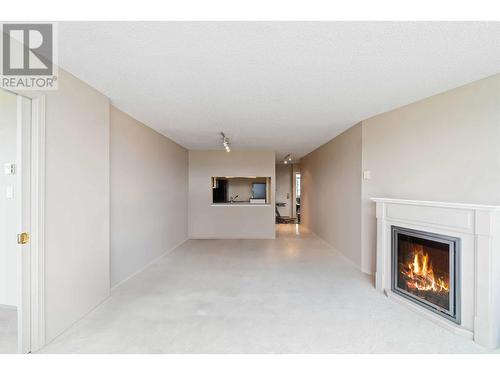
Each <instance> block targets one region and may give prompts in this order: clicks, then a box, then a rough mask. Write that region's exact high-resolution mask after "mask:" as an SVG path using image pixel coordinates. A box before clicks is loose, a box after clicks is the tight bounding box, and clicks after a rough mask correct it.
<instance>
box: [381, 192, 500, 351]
mask: <svg viewBox="0 0 500 375" xmlns="http://www.w3.org/2000/svg"><path fill="white" fill-rule="evenodd" d="M372 201H374V202H375V203H376V219H377V249H376V251H377V253H376V273H375V287H376V289H377V290H379V291H380V292H382V293H384V294H385V295H386V296H387V297H388V298H389V299H390V300H392V301H394V302H397V303H400V304H402V305H404V306H406V307H407V308H409V309H411V310H413V311H414V312H416V313H418V314H420V315H421V316H423V317H425V318H427V319H429V320H431V321H432V322H434V323H436V324H438V325H440V326H441V327H443V328H446V329H448V330H450V331H452V332H454V333H456V334H458V335H461V336H465V337H468V338H471V339H473V340H474V341H475V342H477V343H478V344H480V345H482V346H485V347H487V348H492V349H495V348H499V347H500V206H487V205H475V204H465V203H449V202H431V201H417V200H404V199H393V198H372ZM394 236H399V237H396V239H395V240H393V239H394ZM398 242H400V243H401V249H399V250H400V254H398V251H397V250H398V248H397V247H396V248H394V246H396V245H397V244H398ZM393 244H394V246H393ZM450 249H451V250H450ZM450 251H451V252H450ZM394 252H396V254H394ZM393 254H394V256H393ZM446 265H448V267H446ZM431 269H432V272H431V271H430V270H431ZM399 272H401V273H400V274H399V275H398V273H399Z"/></svg>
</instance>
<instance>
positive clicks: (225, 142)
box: [220, 132, 231, 152]
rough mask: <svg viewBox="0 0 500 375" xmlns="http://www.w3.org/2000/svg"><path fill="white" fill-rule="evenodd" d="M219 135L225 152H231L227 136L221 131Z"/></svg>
mask: <svg viewBox="0 0 500 375" xmlns="http://www.w3.org/2000/svg"><path fill="white" fill-rule="evenodd" d="M220 135H221V136H222V145H223V146H224V148H225V149H226V152H231V149H230V148H229V138H227V137H226V135H225V134H224V133H223V132H221V133H220Z"/></svg>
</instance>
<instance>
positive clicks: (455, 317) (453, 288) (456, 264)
mask: <svg viewBox="0 0 500 375" xmlns="http://www.w3.org/2000/svg"><path fill="white" fill-rule="evenodd" d="M391 233H392V236H391V237H392V241H391V248H392V253H391V262H392V270H391V290H392V291H393V292H394V293H396V294H398V295H400V296H401V297H404V298H406V299H408V300H410V301H412V302H414V303H416V304H418V305H420V306H422V307H424V308H426V309H428V310H430V311H432V312H434V313H436V314H438V315H440V316H442V317H444V318H446V319H448V320H451V321H452V322H454V323H457V324H460V322H461V315H460V312H461V309H460V307H461V302H460V297H461V295H460V289H461V288H460V285H461V284H460V282H461V280H460V279H461V277H460V251H461V241H460V238H458V237H451V236H445V235H442V234H437V233H430V232H424V231H420V230H416V229H410V228H404V227H398V226H395V225H392V226H391ZM398 234H404V235H407V236H412V237H417V238H422V239H426V240H431V241H436V242H440V243H445V244H447V245H449V251H450V256H449V259H450V266H449V267H450V268H449V269H450V297H449V298H450V303H449V306H450V309H449V310H446V309H444V308H442V307H441V306H437V305H434V304H433V303H431V302H429V301H427V300H425V299H423V298H419V297H417V296H415V295H413V294H411V293H409V292H407V291H406V290H404V289H401V288H399V287H398V285H397V284H398V281H397V273H398V254H397V250H398V249H397V245H398V243H397V242H398Z"/></svg>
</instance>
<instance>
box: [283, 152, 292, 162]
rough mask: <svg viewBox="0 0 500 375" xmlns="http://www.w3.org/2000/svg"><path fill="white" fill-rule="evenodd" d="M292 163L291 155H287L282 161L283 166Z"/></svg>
mask: <svg viewBox="0 0 500 375" xmlns="http://www.w3.org/2000/svg"><path fill="white" fill-rule="evenodd" d="M291 161H292V155H291V154H288V155H287V156H285V158H284V159H283V164H288V163H289V162H291Z"/></svg>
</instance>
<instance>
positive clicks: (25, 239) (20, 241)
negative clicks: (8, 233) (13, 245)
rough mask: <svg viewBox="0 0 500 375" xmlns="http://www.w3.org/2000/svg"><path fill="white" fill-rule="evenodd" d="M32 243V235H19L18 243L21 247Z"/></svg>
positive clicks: (24, 233)
mask: <svg viewBox="0 0 500 375" xmlns="http://www.w3.org/2000/svg"><path fill="white" fill-rule="evenodd" d="M29 241H30V235H29V234H28V233H26V232H23V233H19V234H18V235H17V243H18V244H19V245H25V244H27V243H28V242H29Z"/></svg>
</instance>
